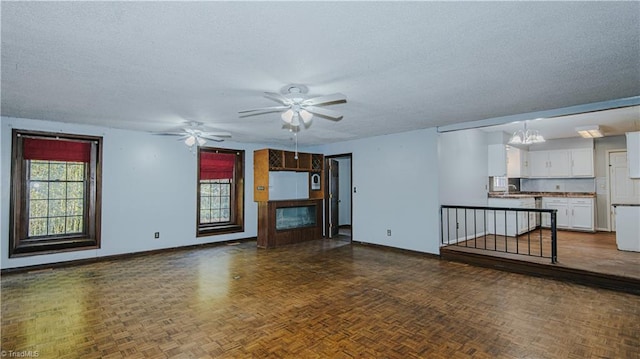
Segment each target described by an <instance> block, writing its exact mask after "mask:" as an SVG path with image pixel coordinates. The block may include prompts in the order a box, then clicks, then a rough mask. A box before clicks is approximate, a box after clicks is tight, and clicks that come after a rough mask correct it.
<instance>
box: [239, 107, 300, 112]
mask: <svg viewBox="0 0 640 359" xmlns="http://www.w3.org/2000/svg"><path fill="white" fill-rule="evenodd" d="M289 107H291V106H272V107H261V108H253V109H251V110H242V111H238V113H249V112H276V111H282V110H286V109H288V108H289Z"/></svg>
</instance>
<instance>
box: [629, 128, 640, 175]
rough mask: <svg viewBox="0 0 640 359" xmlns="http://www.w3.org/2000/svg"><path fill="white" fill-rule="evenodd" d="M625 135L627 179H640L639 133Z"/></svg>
mask: <svg viewBox="0 0 640 359" xmlns="http://www.w3.org/2000/svg"><path fill="white" fill-rule="evenodd" d="M626 135H627V161H628V168H629V177H631V178H640V131H639V132H627V134H626Z"/></svg>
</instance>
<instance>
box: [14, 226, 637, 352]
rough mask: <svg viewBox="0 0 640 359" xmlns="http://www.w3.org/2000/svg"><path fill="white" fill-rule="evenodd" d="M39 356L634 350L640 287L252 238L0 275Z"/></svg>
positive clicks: (19, 340) (29, 347)
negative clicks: (272, 244) (632, 289)
mask: <svg viewBox="0 0 640 359" xmlns="http://www.w3.org/2000/svg"><path fill="white" fill-rule="evenodd" d="M1 295H2V351H3V352H5V353H10V352H14V353H20V352H23V351H32V352H38V357H40V358H80V357H82V358H125V357H126V358H260V357H263V358H266V357H269V358H355V357H358V358H472V357H473V358H585V357H607V358H637V355H638V353H639V352H640V327H639V326H638V323H640V296H637V295H633V294H629V293H621V292H616V291H610V290H606V289H597V288H592V287H587V286H582V285H578V284H571V283H566V282H561V281H555V280H548V279H544V278H538V277H532V276H525V275H520V274H515V273H509V272H505V271H498V270H494V269H489V268H483V267H476V266H470V265H467V264H463V263H457V262H450V261H446V260H441V259H438V258H436V257H432V256H428V255H423V254H416V253H413V252H406V251H400V250H393V249H387V248H381V247H377V246H369V245H363V244H357V243H350V242H348V241H339V240H329V239H323V240H316V241H310V242H306V243H301V244H296V245H291V246H287V247H282V248H276V249H270V250H263V249H257V248H256V243H255V242H242V243H237V244H235V245H220V246H214V247H203V248H198V249H189V250H179V251H172V252H163V253H156V254H152V255H146V256H138V257H131V258H125V259H119V260H114V261H108V262H97V263H93V264H87V265H81V266H74V267H61V268H57V269H51V270H44V271H37V272H31V273H15V274H9V275H4V276H3V277H2V294H1Z"/></svg>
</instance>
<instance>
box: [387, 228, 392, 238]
mask: <svg viewBox="0 0 640 359" xmlns="http://www.w3.org/2000/svg"><path fill="white" fill-rule="evenodd" d="M387 236H388V237H391V230H390V229H387Z"/></svg>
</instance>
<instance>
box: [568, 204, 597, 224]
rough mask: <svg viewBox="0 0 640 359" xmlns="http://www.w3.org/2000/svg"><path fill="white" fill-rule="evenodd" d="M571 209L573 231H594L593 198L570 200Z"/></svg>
mask: <svg viewBox="0 0 640 359" xmlns="http://www.w3.org/2000/svg"><path fill="white" fill-rule="evenodd" d="M569 208H570V209H571V213H570V224H571V228H572V229H581V230H586V231H593V230H594V223H593V222H594V221H593V219H594V218H593V217H594V215H593V214H594V212H593V198H569Z"/></svg>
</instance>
